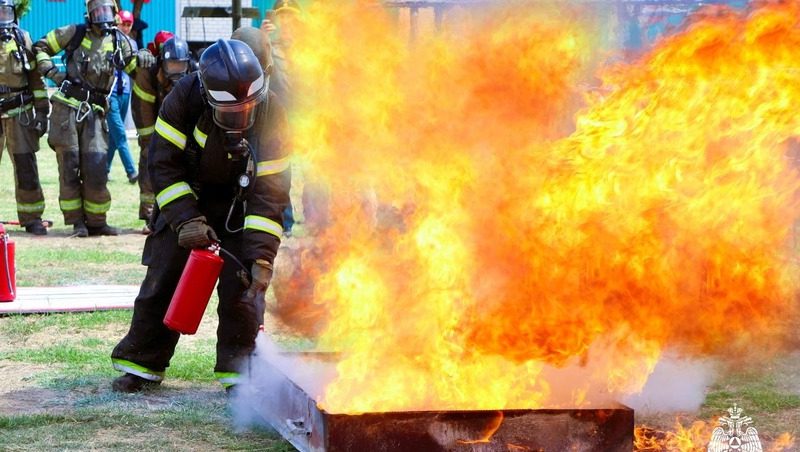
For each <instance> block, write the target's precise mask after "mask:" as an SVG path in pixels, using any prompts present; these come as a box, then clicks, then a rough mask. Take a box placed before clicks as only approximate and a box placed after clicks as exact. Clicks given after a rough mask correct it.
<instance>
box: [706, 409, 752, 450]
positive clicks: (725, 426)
mask: <svg viewBox="0 0 800 452" xmlns="http://www.w3.org/2000/svg"><path fill="white" fill-rule="evenodd" d="M728 414H729V415H730V417H727V416H722V417H721V418H719V425H720V426H719V427H717V428H715V429H714V432H713V433H711V441H710V442H709V443H708V452H740V451H741V452H762V449H761V440H760V439H758V431H756V429H755V427H747V426H748V425H749V424H751V423H752V422H753V419H752V418H750V416H745V417H741V414H742V409H741V408H739V407H737V406H736V404H735V403H734V404H733V408H728ZM745 427H747V429H746V430H745ZM743 430H744V431H743Z"/></svg>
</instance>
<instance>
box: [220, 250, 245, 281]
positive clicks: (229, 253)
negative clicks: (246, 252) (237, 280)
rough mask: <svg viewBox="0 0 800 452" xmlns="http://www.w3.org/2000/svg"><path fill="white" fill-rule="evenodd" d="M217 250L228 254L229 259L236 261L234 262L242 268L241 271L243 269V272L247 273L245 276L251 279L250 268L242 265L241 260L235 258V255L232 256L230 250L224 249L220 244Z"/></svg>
mask: <svg viewBox="0 0 800 452" xmlns="http://www.w3.org/2000/svg"><path fill="white" fill-rule="evenodd" d="M219 250H220V252H222V253H225V255H226V256H228V257H229V258H231V260H233V261H234V262H236V264H237V265H238V266H239V267H241V268H242V270H243V271H244V273H245V274H246V275H247V277H248V278H250V279H252V275H250V269H249V268H247V267H245V266H244V264H243V263H242V261H240V260H239V259H237V258H236V256H234V255H233V253H231V252H230V251H228V250H226V249H225V248H223V247H222V246H220V247H219Z"/></svg>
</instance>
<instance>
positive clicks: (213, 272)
mask: <svg viewBox="0 0 800 452" xmlns="http://www.w3.org/2000/svg"><path fill="white" fill-rule="evenodd" d="M219 249H220V246H219V244H214V245H211V247H209V248H208V249H193V250H192V252H191V253H190V254H189V260H187V261H186V266H185V267H183V273H182V274H181V279H180V281H179V282H178V287H177V288H176V289H175V293H174V294H173V295H172V300H171V301H170V303H169V308H167V314H166V315H165V316H164V325H166V326H167V328H169V329H171V330H173V331H177V332H179V333H182V334H194V333H196V332H197V327H198V326H200V320H202V319H203V314H204V313H205V312H206V306H208V300H209V299H210V298H211V293H212V292H213V291H214V286H215V285H216V284H217V279H218V278H219V273H220V271H222V263H223V260H222V258H221V257H220V256H219Z"/></svg>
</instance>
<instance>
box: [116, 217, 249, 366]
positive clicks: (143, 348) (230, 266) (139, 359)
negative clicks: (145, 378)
mask: <svg viewBox="0 0 800 452" xmlns="http://www.w3.org/2000/svg"><path fill="white" fill-rule="evenodd" d="M217 207H218V208H216V209H209V210H211V211H214V212H225V213H227V210H228V207H229V205H227V206H224V208H222V207H223V206H222V205H218V206H217ZM203 210H206V209H201V211H203ZM206 217H207V218H208V220H209V224H211V227H212V228H214V231H215V232H216V233H217V235H218V236H219V238H220V241H221V245H222V247H223V248H224V249H225V250H227V251H228V252H230V253H232V254H233V255H234V256H236V258H237V259H239V260H240V261H242V252H241V251H242V238H243V233H242V232H238V233H233V234H231V233H226V232H225V226H224V221H225V218H224V216H219V215H217V218H214V217H212V216H209V215H206ZM214 220H216V221H214ZM231 223H232V224H234V225H239V226H241V224H242V220H241V216H240V217H239V218H238V219H233V220H232V221H231ZM189 252H190V250H187V249H184V248H181V247H180V246H178V236H177V234H176V233H175V232H174V231H173V230H172V229H171V228H170V227H169V226H168V225H167V223H166V221H165V219H164V217H163V216H159V218H158V219H157V221H156V225H155V230H154V231H153V233H152V234H151V235H150V236H149V237H148V238H147V241H146V242H145V248H144V253H143V255H142V263H143V264H144V265H147V267H148V268H147V274H146V276H145V279H144V281H143V282H142V286H141V288H140V289H139V295H138V296H137V297H136V301H135V303H134V308H133V319H132V320H131V326H130V330H129V331H128V334H127V335H126V336H125V337H124V338H123V339H122V340H121V341H120V343H119V344H117V346H116V347H115V348H114V351H113V352H112V354H111V357H112V359H121V360H126V361H130V362H132V363H135V364H137V365H139V366H144V367H146V368H147V369H149V370H152V371H156V372H163V371H164V369H166V368H167V367H168V366H169V361H170V358H172V355H173V354H174V352H175V346H176V344H177V343H178V339H179V337H180V334H179V333H177V332H175V331H172V330H170V329H169V328H167V327H166V326H164V324H163V319H164V315H165V314H166V312H167V308H168V307H169V303H170V301H171V300H172V295H173V293H174V292H175V288H176V287H177V286H178V281H179V280H180V277H181V274H182V273H183V268H184V266H185V265H186V261H187V259H188V258H189ZM222 258H223V259H224V261H225V263H224V264H223V267H222V272H221V274H220V279H219V283H218V285H217V294H218V296H219V306H218V308H217V313H218V315H219V326H218V328H217V362H216V365H215V367H214V371H215V372H223V373H226V372H232V373H237V372H242V371H243V370H244V369H243V368H242V366H243V365H245V364H246V363H247V359H248V357H249V355H250V353H251V352H252V351H253V349H254V347H255V338H256V335H257V334H258V329H259V326H260V325H261V324H262V323H263V318H264V302H263V293H261V294H259V295H258V296H256V297H255V299H253V298H252V297H251V298H249V299H248V298H247V297H245V296H244V293H245V292H246V287H245V286H244V283H243V282H242V280H241V278H240V277H239V276H238V275H237V272H238V271H239V270H240V269H241V267H240V266H239V264H237V263H236V262H234V260H233V259H230V258H229V257H228V256H226V255H225V254H222ZM206 315H208V313H206Z"/></svg>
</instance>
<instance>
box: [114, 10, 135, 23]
mask: <svg viewBox="0 0 800 452" xmlns="http://www.w3.org/2000/svg"><path fill="white" fill-rule="evenodd" d="M117 16H118V17H119V22H120V23H122V24H124V23H125V22H127V23H130V24H132V23H133V13H132V12H130V11H128V10H126V9H123V10H122V11H120V12H119V14H117Z"/></svg>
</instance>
